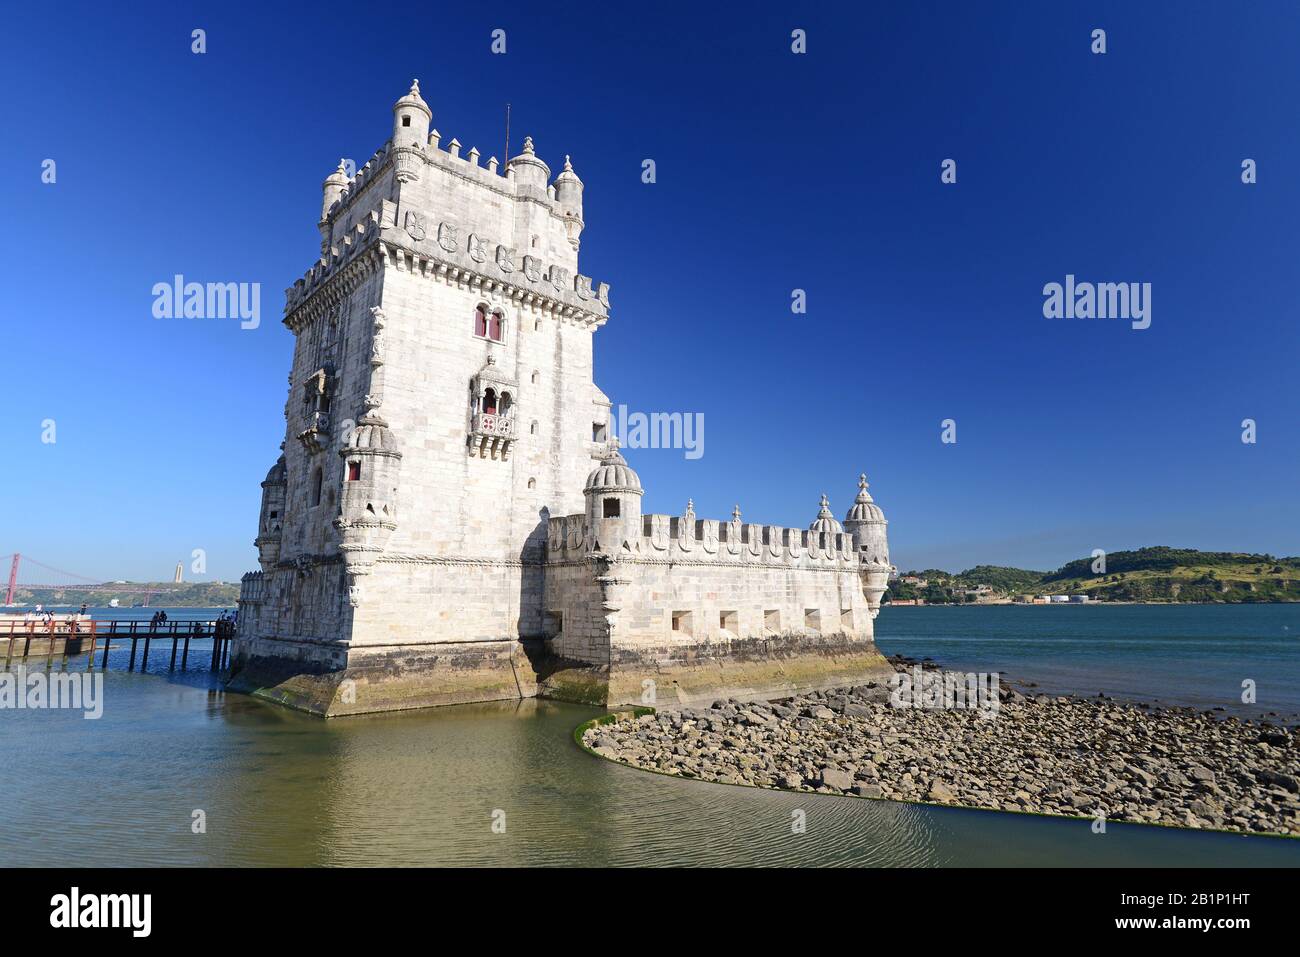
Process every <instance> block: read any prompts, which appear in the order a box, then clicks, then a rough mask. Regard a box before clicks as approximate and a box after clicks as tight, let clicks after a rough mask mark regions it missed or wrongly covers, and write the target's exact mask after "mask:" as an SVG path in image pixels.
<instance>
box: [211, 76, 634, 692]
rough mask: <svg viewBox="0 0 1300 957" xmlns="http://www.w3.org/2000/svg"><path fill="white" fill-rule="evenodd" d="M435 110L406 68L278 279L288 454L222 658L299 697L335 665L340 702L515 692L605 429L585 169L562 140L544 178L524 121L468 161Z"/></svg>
mask: <svg viewBox="0 0 1300 957" xmlns="http://www.w3.org/2000/svg"><path fill="white" fill-rule="evenodd" d="M432 123H433V110H431V109H430V107H429V104H428V103H426V102H425V100H424V98H423V96H422V95H421V93H420V89H419V84H418V82H415V83H413V84H412V85H411V89H410V91H409V92H407V93H406V94H405V95H404V96H402V97H401V98H400V99H398V100H397V102H396V103H395V104H394V106H393V111H392V126H391V130H392V135H391V138H390V139H389V141H388V142H387V143H386V144H385V145H384V146H383V147H381V148H380V149H379V150H378V151H377V152H376V153H375V155H374V156H373V157H371V159H370V160H369V162H367V163H366V164H365V165H364V166H363V167H362V168H361V169H360V170H358V171H357V173H356V175H355V176H353V177H351V178H349V177H348V176H347V164H346V163H344V162H340V164H339V166H338V168H337V169H336V170H335V171H334V172H332V173H331V174H330V175H329V176H328V177H326V179H325V181H324V184H323V198H322V211H321V216H320V220H319V228H320V234H321V243H322V246H321V257H320V259H319V261H318V262H317V263H316V264H315V265H313V266H312V268H311V269H310V270H309V271H308V272H307V274H306V276H304V277H303V278H302V279H300V280H299V281H298V282H296V283H295V284H294V285H293V286H292V287H291V288H290V289H289V290H288V291H287V304H286V307H285V316H284V323H285V325H286V326H287V327H288V328H289V329H290V330H291V331H292V332H293V333H294V336H295V346H294V355H293V361H292V366H291V369H290V373H289V395H288V400H287V402H286V403H285V408H284V416H285V422H286V428H285V443H284V446H283V449H284V454H283V455H282V456H281V458H280V459H279V461H278V462H277V463H276V465H275V466H273V467H272V469H271V471H270V472H269V473H268V474H267V477H266V481H265V482H264V483H263V495H262V510H261V517H260V520H259V523H258V535H257V546H258V551H259V563H260V565H261V572H260V574H257V573H255V574H254V575H253V576H250V583H249V586H248V588H247V589H246V600H245V604H246V607H245V608H244V611H243V613H242V614H241V627H240V642H239V645H238V648H237V653H236V657H237V660H236V662H235V664H236V668H237V669H238V670H240V671H241V672H242V675H243V677H242V681H243V683H244V684H246V685H248V686H249V687H252V688H254V689H260V690H261V691H263V693H266V694H269V695H271V696H274V697H278V698H279V699H281V700H285V701H286V702H287V703H290V704H296V705H298V706H301V707H305V708H308V709H310V710H318V711H324V712H326V713H338V712H340V711H345V710H347V704H346V702H343V701H342V698H341V696H340V694H339V693H338V690H337V689H338V687H339V686H340V685H341V684H342V682H343V681H345V680H347V678H349V677H350V678H353V679H355V680H354V682H353V685H352V686H351V690H352V691H353V692H355V693H356V695H357V697H358V699H361V698H367V696H368V700H367V701H365V702H360V704H363V705H364V707H359V708H358V710H374V709H378V708H385V707H403V706H418V705H420V704H432V703H440V702H443V701H451V700H466V699H470V698H474V699H483V698H489V697H493V696H498V697H499V696H501V695H502V694H503V692H502V688H506V689H508V690H509V692H510V694H511V695H515V694H517V693H518V690H519V686H520V685H519V681H518V680H517V679H516V677H515V674H514V672H515V670H516V669H515V667H514V664H512V661H514V659H516V658H517V656H518V655H519V654H520V652H519V644H518V642H519V639H521V638H532V637H535V638H540V637H542V635H543V633H544V614H543V608H542V567H541V565H542V560H543V557H544V543H545V533H546V521H547V518H548V516H549V515H551V514H568V513H571V512H580V511H582V510H583V507H584V498H583V488H584V480H585V478H586V476H587V474H588V472H590V471H591V470H592V468H593V467H594V466H595V465H596V463H597V462H598V460H599V459H600V457H601V456H603V455H605V453H606V452H607V451H608V449H607V447H606V444H605V442H604V436H605V435H606V434H607V423H608V415H609V400H608V399H607V398H606V397H605V395H604V394H603V393H602V392H601V391H600V390H599V389H598V388H597V387H596V386H595V384H594V383H593V381H592V338H593V333H594V332H595V330H596V329H597V328H599V327H600V326H601V325H603V324H604V323H605V322H606V321H607V319H608V315H609V312H608V308H609V298H608V286H607V285H605V284H603V283H601V284H593V283H592V280H591V279H590V278H588V277H587V276H584V275H582V274H581V273H580V271H579V264H578V246H579V236H580V235H581V232H582V227H583V211H582V191H583V185H582V181H581V180H580V179H578V176H577V174H576V172H574V169H573V165H572V163H571V162H570V161H569V159H568V157H566V159H565V163H564V169H563V171H562V172H561V174H560V175H559V176H558V177H556V178H555V180H554V182H551V171H550V167H549V166H548V165H547V164H546V163H545V162H544V161H543V160H542V159H541V158H540V157H539V156H538V155H537V152H536V149H535V147H534V144H533V141H532V139H531V138H527V139H526V140H525V141H524V145H523V149H522V152H521V153H520V154H519V155H517V156H515V157H513V158H511V159H510V161H509V163H508V164H506V166H505V168H502V167H501V164H500V163H499V161H498V160H497V158H496V157H490V158H489V159H488V160H487V163H486V166H485V165H483V164H482V163H481V162H480V159H481V157H480V153H479V151H478V150H477V149H470V150H469V151H468V153H462V146H461V144H460V142H459V141H458V140H456V139H451V140H450V141H449V142H445V143H444V142H443V137H442V134H441V133H440V132H439V131H438V130H436V129H431V126H432ZM432 660H437V661H439V662H441V663H443V664H445V665H453V664H454V666H455V671H456V675H457V677H456V681H455V682H450V683H448V682H440V681H439V680H437V679H434V680H429V679H428V673H429V669H428V668H427V667H426V666H427V665H428V663H429V662H430V661H432ZM290 664H292V666H293V667H292V668H290V667H289V665H290ZM295 669H296V670H297V671H299V672H301V673H302V674H301V675H299V676H298V677H290V678H285V674H286V673H287V672H288V671H293V670H295ZM438 673H439V674H441V673H443V671H441V670H439V672H438ZM446 673H448V674H449V673H450V670H447V671H446ZM303 675H306V677H304V676H303Z"/></svg>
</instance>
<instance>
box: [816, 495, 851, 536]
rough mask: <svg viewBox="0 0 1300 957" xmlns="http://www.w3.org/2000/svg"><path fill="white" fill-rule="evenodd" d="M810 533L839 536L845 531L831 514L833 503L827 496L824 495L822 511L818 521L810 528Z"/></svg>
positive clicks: (818, 514)
mask: <svg viewBox="0 0 1300 957" xmlns="http://www.w3.org/2000/svg"><path fill="white" fill-rule="evenodd" d="M808 531H810V532H821V533H822V534H825V535H838V534H839V533H840V532H842V531H844V529H843V528H841V527H840V523H839V522H837V521H835V516H834V515H832V514H831V503H830V500H829V499H827V498H826V496H825V495H824V494H823V495H822V503H821V509H820V510H819V511H818V512H817V519H816V520H815V521H814V522H813V523H812V524H811V525H809V526H808Z"/></svg>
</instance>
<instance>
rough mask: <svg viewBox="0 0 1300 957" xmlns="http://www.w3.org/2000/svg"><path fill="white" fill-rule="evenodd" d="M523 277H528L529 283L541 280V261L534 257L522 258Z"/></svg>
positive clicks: (526, 256)
mask: <svg viewBox="0 0 1300 957" xmlns="http://www.w3.org/2000/svg"><path fill="white" fill-rule="evenodd" d="M524 275H525V276H527V277H528V281H529V282H537V280H539V279H541V278H542V261H541V260H540V259H538V258H537V257H536V256H528V255H525V256H524Z"/></svg>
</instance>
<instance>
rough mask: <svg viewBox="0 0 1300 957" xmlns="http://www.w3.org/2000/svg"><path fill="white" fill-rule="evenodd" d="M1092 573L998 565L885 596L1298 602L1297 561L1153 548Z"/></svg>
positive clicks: (933, 600) (1086, 562)
mask: <svg viewBox="0 0 1300 957" xmlns="http://www.w3.org/2000/svg"><path fill="white" fill-rule="evenodd" d="M1092 565H1093V559H1092V558H1080V559H1077V560H1076V561H1072V562H1067V563H1066V564H1065V565H1062V566H1061V567H1060V568H1058V569H1057V570H1056V571H1054V572H1036V571H1028V570H1025V569H1020V568H1003V567H1000V566H997V565H977V566H976V567H974V568H971V569H967V570H966V571H964V572H956V573H950V572H945V571H942V570H940V569H927V570H925V571H919V572H904V573H903V574H902V575H900V576H899V580H897V581H895V582H891V583H890V587H889V592H887V593H886V594H887V600H906V599H923V600H924V601H926V602H927V603H928V604H951V603H969V602H976V601H990V600H998V599H1005V598H1013V597H1016V596H1019V595H1048V594H1051V595H1088V596H1089V598H1091V599H1093V600H1094V601H1098V600H1099V601H1143V602H1148V601H1149V602H1273V601H1300V558H1275V557H1273V556H1272V555H1256V554H1252V553H1248V552H1201V551H1197V550H1196V549H1192V548H1170V547H1168V546H1165V545H1159V546H1154V547H1151V548H1140V549H1138V550H1136V551H1123V552H1110V553H1109V554H1107V555H1106V573H1105V574H1103V575H1094V574H1093V573H1092ZM905 579H918V581H912V582H909V581H906V580H905Z"/></svg>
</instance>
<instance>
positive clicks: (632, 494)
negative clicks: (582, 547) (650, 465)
mask: <svg viewBox="0 0 1300 957" xmlns="http://www.w3.org/2000/svg"><path fill="white" fill-rule="evenodd" d="M582 492H583V495H585V496H586V499H587V529H588V532H589V534H590V535H591V539H590V540H589V541H588V547H589V548H591V549H592V550H599V551H602V552H604V553H605V554H606V555H609V556H610V557H613V558H617V557H618V556H619V555H621V554H624V553H628V552H635V551H638V550H639V548H640V542H641V496H642V495H643V494H645V492H644V490H643V489H642V488H641V478H640V476H638V475H637V474H636V472H635V471H633V469H632V467H631V466H630V465H628V464H627V460H626V459H624V458H623V456H622V455H620V454H619V451H618V439H616V438H615V439H611V440H610V445H609V451H608V452H606V453H605V456H604V458H602V459H601V460H600V464H599V465H598V466H596V467H595V468H594V469H592V470H591V474H590V475H588V476H587V484H586V487H585V488H584V489H583V490H582Z"/></svg>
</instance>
